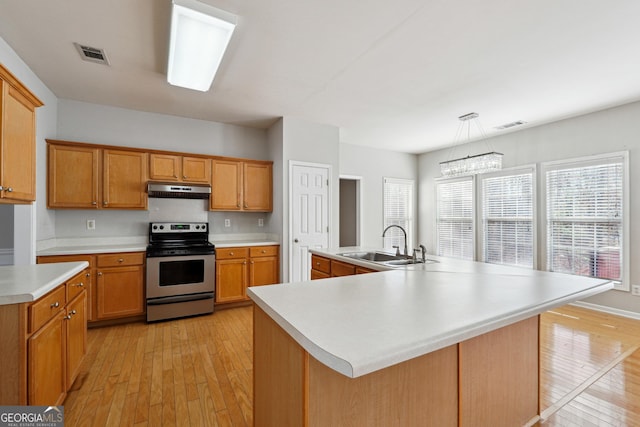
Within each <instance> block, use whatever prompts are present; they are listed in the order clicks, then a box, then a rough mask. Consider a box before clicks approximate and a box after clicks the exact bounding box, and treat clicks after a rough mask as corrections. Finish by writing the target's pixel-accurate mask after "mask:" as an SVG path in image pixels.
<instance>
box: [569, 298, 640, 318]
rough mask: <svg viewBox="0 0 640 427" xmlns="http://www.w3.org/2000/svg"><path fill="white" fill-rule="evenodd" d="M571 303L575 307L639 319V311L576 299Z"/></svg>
mask: <svg viewBox="0 0 640 427" xmlns="http://www.w3.org/2000/svg"><path fill="white" fill-rule="evenodd" d="M571 305H575V306H576V307H582V308H588V309H589V310H595V311H601V312H603V313H608V314H614V315H616V316H622V317H627V318H629V319H635V320H640V313H637V312H635V311H628V310H621V309H619V308H613V307H609V306H606V305H599V304H592V303H590V302H582V301H576V302H572V303H571Z"/></svg>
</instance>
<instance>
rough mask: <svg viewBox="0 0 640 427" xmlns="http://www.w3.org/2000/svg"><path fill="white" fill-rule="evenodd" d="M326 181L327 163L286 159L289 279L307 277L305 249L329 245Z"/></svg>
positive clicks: (327, 174) (327, 177)
mask: <svg viewBox="0 0 640 427" xmlns="http://www.w3.org/2000/svg"><path fill="white" fill-rule="evenodd" d="M330 180H331V166H330V165H322V164H314V163H304V162H294V161H291V162H290V169H289V182H290V189H289V224H290V229H289V238H290V239H291V240H290V242H291V246H290V248H291V249H290V250H289V281H290V282H298V281H304V280H309V271H310V265H309V264H310V262H311V255H310V254H309V249H313V248H326V247H328V246H329V225H330V224H329V218H330V216H329V212H330V206H329V201H330V200H331V198H330V193H329V182H330Z"/></svg>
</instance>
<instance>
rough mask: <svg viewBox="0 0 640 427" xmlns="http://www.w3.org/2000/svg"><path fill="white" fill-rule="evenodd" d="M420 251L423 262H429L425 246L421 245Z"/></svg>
mask: <svg viewBox="0 0 640 427" xmlns="http://www.w3.org/2000/svg"><path fill="white" fill-rule="evenodd" d="M420 250H422V262H427V248H425V247H424V245H420Z"/></svg>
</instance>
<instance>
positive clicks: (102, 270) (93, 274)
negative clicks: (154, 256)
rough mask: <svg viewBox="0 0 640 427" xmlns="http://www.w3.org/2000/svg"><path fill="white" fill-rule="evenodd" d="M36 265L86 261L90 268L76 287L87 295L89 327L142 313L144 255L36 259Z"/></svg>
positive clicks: (118, 254)
mask: <svg viewBox="0 0 640 427" xmlns="http://www.w3.org/2000/svg"><path fill="white" fill-rule="evenodd" d="M37 261H38V264H44V263H51V262H71V261H87V262H88V263H89V268H88V269H87V270H86V272H85V273H84V276H83V277H82V278H81V279H82V280H81V281H79V282H78V283H77V284H76V285H75V286H76V287H79V288H84V289H86V291H87V309H86V310H87V311H86V314H85V315H86V316H87V320H88V321H89V323H91V322H96V321H101V320H108V319H117V318H124V317H130V316H138V315H142V314H144V312H145V305H144V289H145V273H144V272H145V270H144V269H145V254H144V252H126V253H124V252H123V253H105V254H87V255H50V256H39V257H38V260H37Z"/></svg>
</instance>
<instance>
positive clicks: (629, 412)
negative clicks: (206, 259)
mask: <svg viewBox="0 0 640 427" xmlns="http://www.w3.org/2000/svg"><path fill="white" fill-rule="evenodd" d="M252 328H253V325H252V308H251V307H241V308H233V309H227V310H217V311H216V313H215V314H214V315H210V316H200V317H194V318H190V319H180V320H174V321H170V322H161V323H155V324H150V325H147V324H145V323H134V324H127V325H120V326H111V327H106V328H99V329H90V330H89V333H88V340H89V354H88V356H87V358H86V360H85V362H84V363H83V367H82V371H81V374H80V376H79V378H78V380H77V381H76V383H75V384H74V387H73V390H72V391H71V392H70V393H69V395H68V397H67V400H66V401H65V421H66V424H65V425H67V426H118V425H120V426H161V425H162V426H171V425H177V426H251V425H252V424H253V420H252V395H253V392H252V387H253V382H252V347H253V346H252ZM540 335H541V360H540V368H541V374H540V378H541V390H540V402H541V408H542V409H543V411H542V421H540V422H539V423H538V424H536V425H538V426H542V427H555V426H640V321H637V320H630V319H625V318H622V317H617V316H612V315H607V314H603V313H599V312H594V311H590V310H585V309H582V308H577V307H572V306H565V307H562V308H560V309H556V310H554V311H552V312H547V313H545V314H543V315H542V319H541V328H540Z"/></svg>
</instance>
